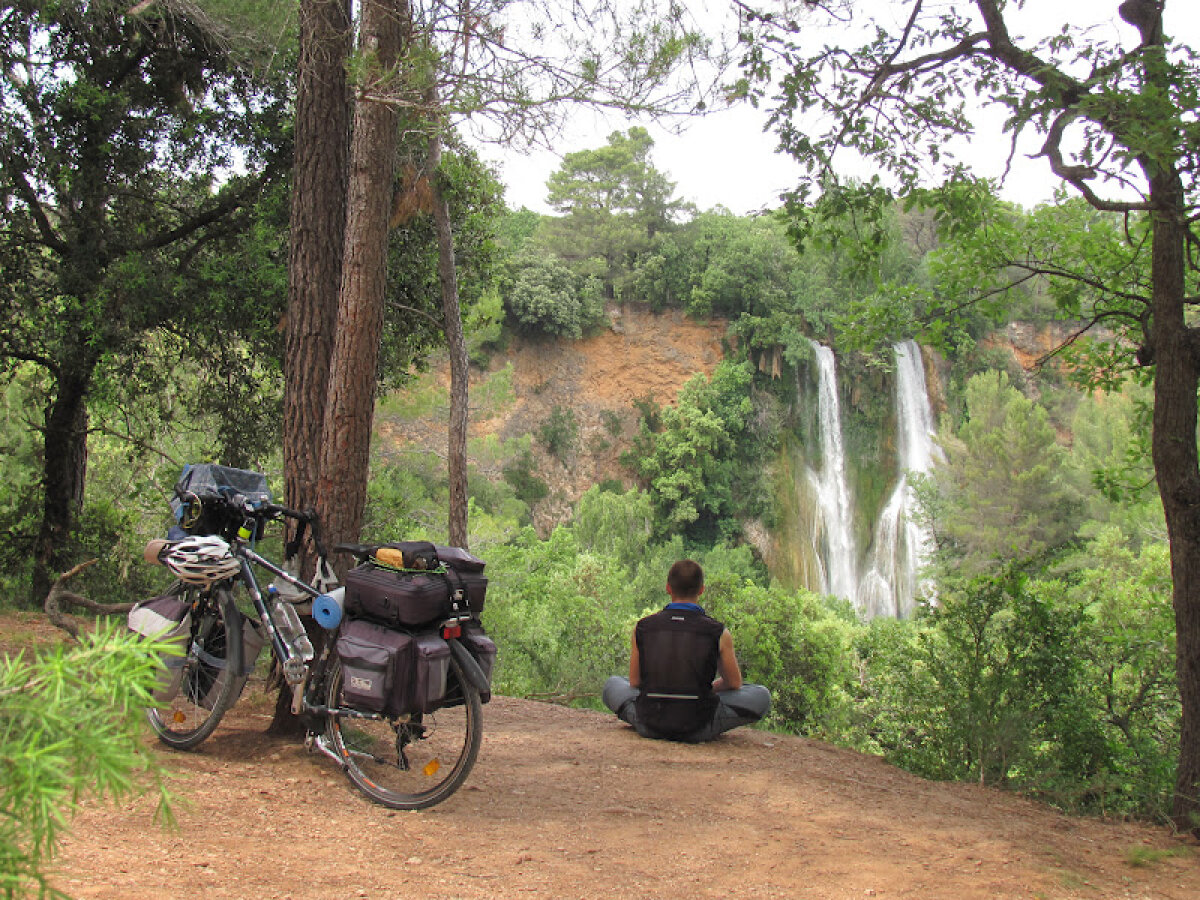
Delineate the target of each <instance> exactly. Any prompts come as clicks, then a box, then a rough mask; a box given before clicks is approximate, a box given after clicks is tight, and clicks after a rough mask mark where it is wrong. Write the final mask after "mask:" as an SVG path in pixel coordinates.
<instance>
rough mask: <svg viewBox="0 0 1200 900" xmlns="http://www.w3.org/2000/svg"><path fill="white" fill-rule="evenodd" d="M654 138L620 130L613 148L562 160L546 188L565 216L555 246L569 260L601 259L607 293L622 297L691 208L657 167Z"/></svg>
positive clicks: (640, 130)
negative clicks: (658, 239) (648, 255)
mask: <svg viewBox="0 0 1200 900" xmlns="http://www.w3.org/2000/svg"><path fill="white" fill-rule="evenodd" d="M653 147H654V139H653V138H651V137H650V133H649V132H648V131H647V130H646V129H645V128H642V127H640V126H634V127H633V128H630V129H629V131H628V132H625V133H622V132H620V131H614V132H613V133H612V134H610V135H609V136H608V143H607V144H606V145H605V146H603V147H599V148H597V149H595V150H580V151H578V152H576V153H568V154H567V155H566V156H564V157H563V162H562V166H560V167H559V168H558V169H557V170H555V171H554V172H553V173H551V175H550V178H549V180H548V181H547V182H546V187H547V189H548V194H547V200H548V202H549V203H550V205H551V206H552V207H553V208H554V209H555V210H557V211H558V212H560V213H563V218H562V219H561V220H559V221H557V222H555V223H554V226H555V227H554V230H553V231H554V240H553V241H552V245H553V246H554V248H555V249H556V250H557V251H558V253H559V255H560V256H562V257H563V258H564V259H568V260H574V261H576V262H577V263H581V262H582V263H586V261H588V260H592V259H594V260H598V261H599V262H600V267H599V270H598V271H595V272H588V271H587V270H586V267H585V268H584V271H585V272H586V273H587V274H592V275H597V276H599V277H601V278H602V279H603V281H604V289H605V293H606V295H607V296H608V297H615V296H616V295H617V293H618V292H619V289H620V288H621V287H623V286H624V282H625V280H626V279H627V278H628V277H629V274H630V273H631V272H632V270H633V267H634V264H635V263H636V261H637V259H638V257H639V256H641V255H642V254H643V253H645V252H646V251H647V250H649V249H650V248H651V246H652V245H653V242H654V238H655V236H656V235H658V234H661V233H662V232H664V231H665V230H666V229H667V228H668V227H669V226H670V225H671V223H672V221H673V220H674V219H675V218H676V217H677V216H678V215H679V214H680V213H682V212H684V211H686V210H687V209H688V208H689V207H688V204H686V203H685V202H683V201H681V200H679V199H678V198H676V197H675V196H674V194H675V185H674V183H673V182H671V181H670V180H669V179H668V178H667V177H666V176H665V175H663V173H661V172H660V171H658V169H656V168H654V165H653V163H652V162H651V160H650V151H651V150H652V149H653Z"/></svg>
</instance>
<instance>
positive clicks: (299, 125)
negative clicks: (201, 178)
mask: <svg viewBox="0 0 1200 900" xmlns="http://www.w3.org/2000/svg"><path fill="white" fill-rule="evenodd" d="M350 26H351V21H350V0H303V2H302V3H301V5H300V70H299V84H298V89H297V95H296V141H295V142H296V151H295V161H294V164H293V174H292V197H291V202H292V206H291V245H290V252H289V258H288V311H287V338H286V349H285V353H284V362H283V370H284V420H283V459H284V476H285V480H286V485H287V503H288V505H289V506H291V507H293V508H295V509H306V508H309V507H312V506H314V505H315V503H316V485H317V477H318V472H319V465H320V447H321V429H322V427H323V426H324V424H325V398H326V393H327V391H328V386H329V360H330V356H331V355H332V352H333V336H334V331H335V328H336V323H337V304H338V290H339V289H340V287H341V277H342V275H341V272H342V237H343V234H344V231H345V226H346V183H347V179H348V164H349V157H350V112H351V107H350V98H349V96H348V94H347V86H346V68H345V66H346V60H347V58H348V57H349V54H350V47H351V27H350ZM314 555H315V554H314V553H313V552H312V548H311V545H310V546H309V547H308V548H306V551H305V553H304V556H303V557H302V560H301V563H302V565H301V572H302V573H303V574H305V575H306V576H311V574H312V572H313V557H314Z"/></svg>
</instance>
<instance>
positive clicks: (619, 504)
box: [572, 485, 654, 565]
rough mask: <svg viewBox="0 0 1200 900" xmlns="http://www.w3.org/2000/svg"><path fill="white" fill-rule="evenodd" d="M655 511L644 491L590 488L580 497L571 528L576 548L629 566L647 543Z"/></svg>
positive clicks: (594, 486) (597, 486) (598, 486)
mask: <svg viewBox="0 0 1200 900" xmlns="http://www.w3.org/2000/svg"><path fill="white" fill-rule="evenodd" d="M653 522H654V512H653V508H652V506H651V503H650V496H649V495H648V494H646V493H645V492H643V491H639V490H630V491H627V492H625V493H620V492H611V491H606V490H604V488H603V486H602V485H593V486H592V487H590V488H588V490H587V492H586V493H584V495H583V496H582V497H580V498H579V504H578V506H577V507H576V510H575V518H574V521H573V523H572V528H573V530H574V532H575V539H576V540H577V541H578V542H579V546H580V547H581V548H582V549H584V550H588V551H591V552H594V553H598V554H603V555H605V556H609V557H614V558H615V559H617V560H619V561H621V563H622V564H624V565H632V564H633V563H634V562H635V561H636V560H637V559H638V558H639V556H640V555H641V552H642V551H643V550H644V549H645V547H646V545H647V544H648V543H649V541H650V537H651V534H652V530H653Z"/></svg>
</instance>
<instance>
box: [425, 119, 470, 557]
mask: <svg viewBox="0 0 1200 900" xmlns="http://www.w3.org/2000/svg"><path fill="white" fill-rule="evenodd" d="M441 161H442V139H441V135H440V133H439V132H437V131H435V132H434V134H433V136H432V137H431V138H430V140H429V169H430V184H431V186H432V188H433V224H434V231H435V232H436V234H437V242H438V284H439V285H440V286H441V291H442V318H443V320H444V322H445V329H446V345H447V347H448V349H449V354H450V424H449V427H448V429H447V442H448V447H447V454H446V470H447V476H448V479H449V482H450V504H449V505H450V508H449V511H448V521H447V538H448V542H449V543H450V544H451V545H452V546H454V547H462V548H463V549H464V550H465V549H467V411H468V397H469V387H470V363H469V359H468V357H467V341H466V338H465V337H464V336H463V327H462V310H461V308H460V307H459V302H458V277H457V273H456V268H455V260H454V227H453V225H452V224H451V221H450V204H449V203H448V202H447V201H446V196H445V193H444V192H443V191H442V187H441V177H440V175H439V173H438V167H439V166H440V165H441Z"/></svg>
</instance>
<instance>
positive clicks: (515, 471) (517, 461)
mask: <svg viewBox="0 0 1200 900" xmlns="http://www.w3.org/2000/svg"><path fill="white" fill-rule="evenodd" d="M537 467H538V466H537V460H535V459H534V458H533V452H532V451H531V450H530V449H529V448H527V447H526V448H524V449H522V450H520V451H518V452H517V454H516V455H515V456H514V457H513V458H512V459H511V460H510V461H509V462H508V463H506V464H505V466H504V469H503V473H504V480H505V481H506V482H508V484H509V485H511V486H512V489H513V491H514V492H515V493H516V496H517V498H518V499H520V500H522V501H524V502H525V503H527V504H528V505H530V506H533V505H534V504H535V503H537V502H538V501H539V500H544V499H545V498H546V497H547V495H549V493H550V487H549V485H547V484H546V482H545V481H543V480H542V479H541V478H539V477H538V476H537V474H536V473H537Z"/></svg>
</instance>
